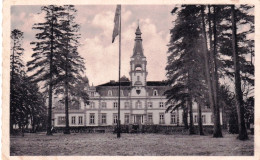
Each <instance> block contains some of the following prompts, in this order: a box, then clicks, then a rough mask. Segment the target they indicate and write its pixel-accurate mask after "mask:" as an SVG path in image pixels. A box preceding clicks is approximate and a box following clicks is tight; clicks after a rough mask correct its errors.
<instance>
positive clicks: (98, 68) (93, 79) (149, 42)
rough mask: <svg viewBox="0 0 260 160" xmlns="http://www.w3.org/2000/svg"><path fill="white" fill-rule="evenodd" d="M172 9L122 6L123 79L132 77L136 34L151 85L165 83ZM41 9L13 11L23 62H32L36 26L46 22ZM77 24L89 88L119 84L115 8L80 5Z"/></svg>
mask: <svg viewBox="0 0 260 160" xmlns="http://www.w3.org/2000/svg"><path fill="white" fill-rule="evenodd" d="M173 7H174V6H171V5H167V6H166V5H122V52H121V53H122V59H121V68H122V69H121V75H122V76H123V75H125V76H126V77H128V78H130V77H129V71H130V57H131V56H132V54H133V48H134V38H135V30H136V28H137V26H138V21H139V26H140V29H141V32H142V39H143V48H144V55H145V56H146V59H147V71H148V76H147V79H148V81H160V80H165V79H166V76H165V74H166V71H165V66H166V61H167V44H168V42H169V39H170V29H171V28H172V27H173V24H172V21H173V19H174V17H173V16H172V15H171V13H170V12H171V10H172V8H173ZM40 8H41V6H36V5H27V6H26V5H17V6H12V8H11V29H12V30H13V29H19V30H21V31H22V32H24V40H23V47H24V49H25V52H24V55H23V59H24V62H27V61H28V60H30V59H31V55H32V53H33V51H32V47H33V46H32V45H30V42H32V41H35V38H34V36H35V34H36V33H37V32H39V31H37V30H32V26H33V24H34V23H39V22H44V15H43V14H40V12H41V9H40ZM75 8H76V9H77V10H78V12H77V17H76V22H77V23H78V24H79V25H80V26H81V27H80V34H81V39H80V44H81V45H80V47H79V49H78V51H79V53H80V55H81V56H82V57H83V58H84V59H85V66H86V72H85V75H86V76H87V77H88V78H89V82H90V84H92V83H93V85H99V84H102V83H106V82H108V81H110V80H118V48H119V47H118V37H117V38H116V40H115V42H114V43H112V32H113V28H114V15H115V9H116V6H115V5H80V6H77V5H76V6H75Z"/></svg>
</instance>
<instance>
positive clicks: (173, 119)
mask: <svg viewBox="0 0 260 160" xmlns="http://www.w3.org/2000/svg"><path fill="white" fill-rule="evenodd" d="M175 123H176V113H171V124H175Z"/></svg>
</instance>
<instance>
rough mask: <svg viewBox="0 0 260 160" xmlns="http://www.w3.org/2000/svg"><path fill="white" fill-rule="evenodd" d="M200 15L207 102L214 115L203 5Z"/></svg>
mask: <svg viewBox="0 0 260 160" xmlns="http://www.w3.org/2000/svg"><path fill="white" fill-rule="evenodd" d="M201 17H202V23H201V24H202V43H203V44H202V45H203V54H204V59H205V71H206V78H207V83H208V90H209V103H210V108H211V109H212V114H213V115H214V111H215V109H214V108H215V101H214V95H213V86H212V83H211V78H210V66H209V57H208V48H207V37H206V28H205V20H204V7H203V6H201Z"/></svg>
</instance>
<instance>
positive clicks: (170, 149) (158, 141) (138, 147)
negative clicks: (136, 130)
mask: <svg viewBox="0 0 260 160" xmlns="http://www.w3.org/2000/svg"><path fill="white" fill-rule="evenodd" d="M236 136H237V135H232V134H224V138H212V136H199V135H192V136H190V135H180V134H179V135H165V134H122V137H121V138H120V139H117V138H116V134H112V133H100V134H98V133H72V134H70V135H63V134H62V133H56V134H54V135H53V136H46V135H45V133H36V134H30V133H26V134H25V136H24V137H21V136H11V138H10V144H11V148H10V152H11V153H10V154H11V156H18V155H43V156H44V155H79V156H94V155H104V156H105V155H107V156H115V155H122V156H137V155H138V156H177V155H205V156H216V155H218V156H238V155H245V156H250V155H254V137H253V136H252V135H249V137H250V139H249V140H247V141H240V140H237V139H236Z"/></svg>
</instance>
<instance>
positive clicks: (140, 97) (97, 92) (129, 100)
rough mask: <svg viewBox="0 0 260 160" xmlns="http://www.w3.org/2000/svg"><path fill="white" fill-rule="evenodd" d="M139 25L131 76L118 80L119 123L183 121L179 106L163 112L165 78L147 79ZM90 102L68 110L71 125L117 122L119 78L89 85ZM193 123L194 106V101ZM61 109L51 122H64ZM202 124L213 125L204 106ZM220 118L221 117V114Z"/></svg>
mask: <svg viewBox="0 0 260 160" xmlns="http://www.w3.org/2000/svg"><path fill="white" fill-rule="evenodd" d="M141 34H142V33H141V30H140V28H139V26H138V27H137V29H136V32H135V45H134V49H133V55H132V57H131V60H130V72H129V74H130V80H128V79H127V78H126V77H124V78H122V81H121V91H120V95H121V101H120V103H121V105H120V110H121V113H120V120H121V124H122V125H129V124H130V125H137V126H142V125H169V126H177V125H183V121H182V119H183V118H182V116H183V112H182V110H176V111H175V112H173V113H165V110H166V108H167V106H166V105H165V102H166V101H167V99H166V97H165V96H164V95H163V93H164V92H165V91H166V90H167V89H168V87H169V86H167V85H166V83H165V82H164V81H147V75H148V71H147V68H146V66H147V61H146V57H145V55H144V49H143V45H142V37H141ZM88 92H89V96H90V103H89V105H83V104H81V107H80V109H79V110H70V111H69V123H70V124H69V125H70V126H116V124H117V119H118V94H119V93H118V82H115V81H110V82H108V83H105V84H102V85H99V86H90V87H89V90H88ZM194 106H195V107H194V113H193V115H194V124H195V125H197V108H196V104H194ZM64 116H65V114H64V110H61V111H55V112H54V126H56V127H62V126H65V117H64ZM202 119H203V123H204V125H212V124H213V121H212V113H211V109H208V108H203V112H202ZM221 121H222V118H221Z"/></svg>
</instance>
